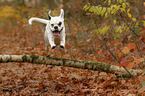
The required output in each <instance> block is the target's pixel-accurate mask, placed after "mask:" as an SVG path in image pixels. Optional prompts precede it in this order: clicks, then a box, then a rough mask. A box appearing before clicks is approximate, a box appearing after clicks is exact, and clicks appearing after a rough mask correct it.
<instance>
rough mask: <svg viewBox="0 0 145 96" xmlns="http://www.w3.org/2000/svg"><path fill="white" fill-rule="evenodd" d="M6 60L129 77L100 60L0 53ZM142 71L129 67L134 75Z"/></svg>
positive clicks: (2, 59) (3, 61) (2, 58)
mask: <svg viewBox="0 0 145 96" xmlns="http://www.w3.org/2000/svg"><path fill="white" fill-rule="evenodd" d="M6 62H29V63H36V64H46V65H55V66H67V67H75V68H82V69H90V70H98V71H105V72H109V73H115V72H116V71H117V72H121V73H122V76H125V77H131V76H130V74H128V73H127V72H126V71H125V70H124V68H119V66H115V65H111V64H105V63H101V62H92V61H82V60H71V59H64V58H52V57H46V56H36V55H0V63H6ZM140 71H144V72H145V69H144V70H141V69H130V70H129V72H130V73H131V74H132V75H133V76H136V75H137V73H138V72H140Z"/></svg>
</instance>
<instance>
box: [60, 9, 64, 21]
mask: <svg viewBox="0 0 145 96" xmlns="http://www.w3.org/2000/svg"><path fill="white" fill-rule="evenodd" d="M60 17H61V18H62V19H64V10H63V9H61V11H60Z"/></svg>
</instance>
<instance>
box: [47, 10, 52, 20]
mask: <svg viewBox="0 0 145 96" xmlns="http://www.w3.org/2000/svg"><path fill="white" fill-rule="evenodd" d="M50 13H51V11H49V12H48V18H49V20H50V19H51V17H52V16H51V15H50Z"/></svg>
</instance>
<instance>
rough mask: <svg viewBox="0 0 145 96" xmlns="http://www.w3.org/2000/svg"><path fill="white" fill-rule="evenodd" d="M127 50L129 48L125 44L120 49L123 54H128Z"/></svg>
mask: <svg viewBox="0 0 145 96" xmlns="http://www.w3.org/2000/svg"><path fill="white" fill-rule="evenodd" d="M129 51H130V49H129V48H128V47H127V46H125V47H124V48H123V49H122V52H123V53H124V54H128V53H129Z"/></svg>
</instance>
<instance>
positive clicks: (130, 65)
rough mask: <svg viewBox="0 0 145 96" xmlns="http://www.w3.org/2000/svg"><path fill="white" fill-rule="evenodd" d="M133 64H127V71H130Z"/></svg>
mask: <svg viewBox="0 0 145 96" xmlns="http://www.w3.org/2000/svg"><path fill="white" fill-rule="evenodd" d="M133 65H134V62H130V63H129V64H128V66H127V67H126V69H127V70H130V69H131V68H133Z"/></svg>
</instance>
